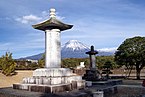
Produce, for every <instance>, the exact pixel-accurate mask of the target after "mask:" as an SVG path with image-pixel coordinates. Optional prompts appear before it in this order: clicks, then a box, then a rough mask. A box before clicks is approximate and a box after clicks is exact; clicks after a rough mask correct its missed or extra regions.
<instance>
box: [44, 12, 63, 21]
mask: <svg viewBox="0 0 145 97" xmlns="http://www.w3.org/2000/svg"><path fill="white" fill-rule="evenodd" d="M42 17H43V18H45V19H48V17H49V10H47V11H42ZM56 18H57V19H58V20H63V19H65V17H62V16H60V15H59V13H58V12H56Z"/></svg>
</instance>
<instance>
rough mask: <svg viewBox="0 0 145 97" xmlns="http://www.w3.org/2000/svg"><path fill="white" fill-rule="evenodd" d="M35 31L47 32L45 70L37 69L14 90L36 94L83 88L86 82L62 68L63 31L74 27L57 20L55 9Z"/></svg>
mask: <svg viewBox="0 0 145 97" xmlns="http://www.w3.org/2000/svg"><path fill="white" fill-rule="evenodd" d="M32 26H33V28H34V29H38V30H42V31H44V32H45V68H40V69H36V70H35V71H34V72H33V76H32V77H29V78H24V79H23V81H22V83H17V84H13V88H14V89H23V90H28V91H36V92H48V93H55V92H62V91H70V90H73V89H78V88H83V87H84V86H85V81H84V80H82V77H81V76H79V75H77V74H74V73H73V72H72V70H70V69H69V68H61V42H60V33H61V31H64V30H67V29H71V28H72V27H73V25H68V24H65V23H62V22H61V21H59V20H57V19H56V14H55V9H53V8H52V9H50V19H49V20H46V21H44V22H41V23H39V24H36V25H32Z"/></svg>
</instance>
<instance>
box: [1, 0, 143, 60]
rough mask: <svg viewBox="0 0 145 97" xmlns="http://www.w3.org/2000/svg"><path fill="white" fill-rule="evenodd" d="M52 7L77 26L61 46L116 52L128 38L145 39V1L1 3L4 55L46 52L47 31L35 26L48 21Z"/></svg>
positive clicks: (23, 0) (65, 33) (27, 0)
mask: <svg viewBox="0 0 145 97" xmlns="http://www.w3.org/2000/svg"><path fill="white" fill-rule="evenodd" d="M50 8H55V9H56V11H57V18H58V19H60V20H61V21H63V22H64V23H68V24H72V25H74V27H73V28H72V29H71V30H67V31H63V32H62V33H61V44H64V43H65V42H67V41H69V40H72V39H73V40H79V41H80V42H82V43H84V44H87V45H88V46H91V45H94V46H95V49H104V50H114V49H115V48H117V47H118V46H119V45H120V44H121V43H122V42H123V41H124V40H125V39H126V38H130V37H134V36H145V1H144V0H0V56H2V55H4V54H5V52H7V51H9V52H12V53H13V57H14V58H20V57H25V56H30V55H35V54H39V53H42V52H44V32H42V31H39V30H35V29H33V28H32V26H31V25H32V24H36V23H39V22H41V21H43V20H46V19H48V18H49V9H50Z"/></svg>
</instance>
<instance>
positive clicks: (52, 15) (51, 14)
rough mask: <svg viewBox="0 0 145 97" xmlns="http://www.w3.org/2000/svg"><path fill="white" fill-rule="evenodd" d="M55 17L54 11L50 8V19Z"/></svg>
mask: <svg viewBox="0 0 145 97" xmlns="http://www.w3.org/2000/svg"><path fill="white" fill-rule="evenodd" d="M55 16H56V13H55V9H54V8H51V9H50V17H51V18H52V17H55Z"/></svg>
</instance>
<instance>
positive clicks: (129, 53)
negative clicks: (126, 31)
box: [115, 36, 145, 79]
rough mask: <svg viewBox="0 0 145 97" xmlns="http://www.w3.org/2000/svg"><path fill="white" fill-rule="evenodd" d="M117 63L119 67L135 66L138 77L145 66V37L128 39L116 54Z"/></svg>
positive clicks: (138, 77)
mask: <svg viewBox="0 0 145 97" xmlns="http://www.w3.org/2000/svg"><path fill="white" fill-rule="evenodd" d="M115 61H116V62H117V64H119V65H125V66H131V67H132V66H135V67H136V77H137V79H140V72H141V70H142V69H143V67H144V66H145V37H140V36H136V37H133V38H128V39H126V40H125V41H124V42H123V43H122V44H121V45H120V46H119V47H118V49H117V51H116V53H115Z"/></svg>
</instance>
